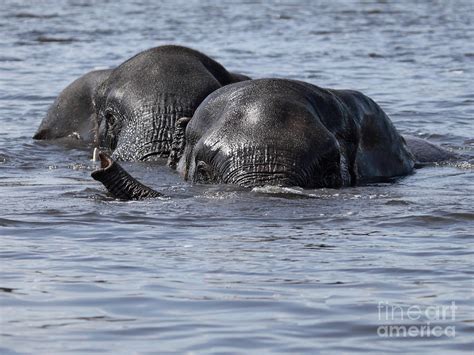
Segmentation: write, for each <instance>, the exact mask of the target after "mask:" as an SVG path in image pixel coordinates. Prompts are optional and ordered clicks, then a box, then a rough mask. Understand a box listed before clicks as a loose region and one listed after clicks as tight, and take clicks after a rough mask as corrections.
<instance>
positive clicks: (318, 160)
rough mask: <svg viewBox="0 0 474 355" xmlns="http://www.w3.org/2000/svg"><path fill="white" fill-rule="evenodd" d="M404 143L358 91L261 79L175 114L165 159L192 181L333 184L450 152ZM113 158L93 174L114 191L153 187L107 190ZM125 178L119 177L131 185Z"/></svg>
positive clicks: (384, 176)
mask: <svg viewBox="0 0 474 355" xmlns="http://www.w3.org/2000/svg"><path fill="white" fill-rule="evenodd" d="M188 122H189V123H188ZM407 142H408V146H407V144H406V141H405V139H404V138H403V137H402V136H401V135H400V134H399V133H398V132H397V130H396V129H395V127H394V126H393V125H392V123H391V121H390V119H389V118H388V117H387V115H386V114H385V113H384V112H383V111H382V109H381V108H380V107H379V106H378V105H377V104H376V103H375V102H374V101H373V100H371V99H370V98H368V97H367V96H365V95H363V94H361V93H360V92H357V91H349V90H328V89H322V88H319V87H317V86H314V85H311V84H308V83H304V82H299V81H293V80H283V79H260V80H252V81H246V82H242V83H237V84H233V85H229V86H226V87H224V88H222V89H219V90H217V91H215V92H214V93H212V94H211V95H209V96H208V97H207V98H206V100H204V102H203V103H202V104H201V105H200V106H199V108H198V109H197V110H196V112H195V114H194V116H193V118H192V119H191V120H189V119H181V120H179V121H178V122H177V123H176V131H175V137H174V142H173V150H172V155H171V156H170V161H169V163H170V166H176V163H177V161H178V160H179V163H178V164H177V170H178V171H179V173H180V174H181V175H182V176H183V177H184V178H185V179H186V180H191V181H193V182H201V183H227V184H236V185H240V186H245V187H253V186H262V185H280V186H301V187H306V188H319V187H329V188H338V187H343V186H351V185H356V184H365V183H370V182H378V181H391V180H392V179H393V178H396V177H399V176H404V175H407V174H410V173H411V172H412V171H413V169H414V167H415V164H416V163H417V159H418V160H419V161H420V162H423V163H426V162H428V161H431V162H435V161H441V160H448V159H451V158H454V157H455V156H454V155H453V154H451V153H449V152H446V151H444V150H443V149H441V148H439V147H437V146H435V145H433V144H431V143H428V142H427V141H424V140H421V139H418V138H414V137H409V138H408V139H407ZM173 152H174V153H175V154H173ZM180 157H181V158H180ZM111 164H112V161H108V162H107V161H106V160H104V161H103V162H102V166H101V169H99V172H100V178H99V179H97V178H96V177H94V178H96V179H97V180H99V181H101V182H102V183H104V185H106V187H107V188H108V189H109V191H111V192H112V194H113V195H114V196H116V197H120V196H122V197H123V196H132V197H131V198H140V197H141V196H151V195H152V194H153V193H156V192H155V191H153V193H151V192H150V191H149V190H148V188H146V187H144V186H143V185H141V186H140V189H138V190H137V189H136V188H135V187H133V189H130V191H128V192H127V191H126V192H125V193H120V192H119V191H117V189H115V192H113V191H112V190H111V189H110V188H109V187H108V186H107V184H106V181H107V180H114V179H115V180H116V178H115V176H116V175H118V174H117V173H115V172H114V171H113V170H112V169H110V166H111ZM96 175H97V174H96ZM126 179H128V177H127V178H126ZM130 179H131V180H129V181H126V182H123V181H122V182H121V184H122V185H125V186H128V185H130V186H135V184H136V183H135V181H136V180H134V179H133V178H131V177H130ZM104 181H105V182H104ZM109 185H110V184H109ZM113 185H114V186H116V185H117V182H114V183H113ZM122 197H120V198H122Z"/></svg>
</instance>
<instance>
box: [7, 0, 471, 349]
mask: <svg viewBox="0 0 474 355" xmlns="http://www.w3.org/2000/svg"><path fill="white" fill-rule="evenodd" d="M98 3H100V5H92V4H93V1H85V0H69V1H61V2H59V1H53V0H39V1H33V0H31V1H21V0H17V1H14V0H2V1H0V196H1V207H0V236H1V251H0V256H1V258H2V261H1V266H0V271H1V279H0V300H1V304H0V305H1V308H0V318H1V324H0V352H1V353H2V354H10V353H33V354H40V353H44V354H51V353H70V352H110V353H134V352H135V353H154V352H179V353H183V352H190V353H203V352H205V353H209V352H212V353H227V352H231V353H235V352H238V353H248V352H252V353H267V352H285V353H317V352H329V353H335V354H340V353H351V352H364V353H366V352H373V353H385V352H404V353H434V352H438V353H450V352H466V353H467V352H470V351H472V350H473V332H472V331H473V324H474V314H473V313H474V311H473V303H474V302H473V270H474V268H473V266H474V265H473V255H472V254H473V228H472V227H473V220H474V214H473V207H472V206H473V202H474V201H473V190H474V189H473V177H474V174H473V167H472V158H473V156H474V154H473V146H474V139H473V138H474V134H473V132H474V130H473V128H474V125H473V116H474V109H473V107H474V91H473V83H474V80H473V79H474V42H473V40H472V39H473V38H474V8H473V6H474V5H473V4H474V3H473V2H472V1H470V0H466V1H456V0H453V1H419V2H412V1H408V0H407V1H405V0H403V1H349V0H348V1H343V0H333V1H288V2H287V1H268V2H264V3H263V4H262V3H260V2H255V1H245V2H240V3H237V2H223V1H222V2H213V1H190V0H186V1H181V0H180V1H151V0H150V1H138V0H137V1H125V0H123V1H122V0H120V1H101V2H98ZM58 4H61V5H58ZM167 43H177V44H183V45H188V46H192V47H193V48H196V49H198V50H201V51H203V52H205V53H207V54H208V55H210V56H212V57H213V58H215V59H217V60H218V61H220V62H221V63H222V64H224V65H225V66H226V67H227V68H228V69H229V70H232V71H240V72H242V73H245V74H247V75H250V76H252V77H254V78H260V77H271V76H273V77H283V78H295V79H301V80H306V81H309V82H312V83H314V84H317V85H320V86H323V87H332V88H351V89H358V90H360V91H362V92H364V93H365V94H367V95H369V96H371V97H372V98H374V99H375V100H376V101H377V102H379V103H380V104H381V106H382V107H383V108H384V109H385V111H386V112H387V113H388V114H389V115H390V117H391V118H392V120H393V121H394V123H395V125H396V127H397V128H398V129H399V130H400V131H401V132H402V133H405V134H406V133H410V134H414V135H418V136H421V137H424V138H428V139H430V140H431V141H433V142H436V143H438V144H441V145H442V146H444V147H446V148H447V149H452V150H455V151H457V152H459V153H462V154H464V155H465V156H466V159H465V161H463V162H460V163H457V164H450V165H446V166H434V167H428V168H424V169H421V170H418V171H417V172H416V173H415V174H414V175H411V176H408V177H406V178H403V179H401V180H399V181H397V182H395V183H393V184H378V185H371V186H364V187H355V188H346V189H341V190H331V189H323V190H311V191H308V190H300V189H274V188H273V189H271V188H260V189H254V190H246V189H240V188H236V187H232V186H206V185H195V186H193V185H191V184H189V183H186V182H183V181H182V180H181V179H180V178H179V177H178V176H177V175H176V174H174V173H173V172H170V171H169V170H168V169H167V168H166V167H165V166H164V165H163V163H162V162H161V163H158V164H150V165H145V164H131V163H130V164H125V166H126V168H127V169H129V171H131V172H132V173H133V175H135V176H137V177H139V178H140V179H141V180H143V181H145V182H147V183H148V184H150V185H152V186H153V187H154V188H156V189H158V190H160V191H162V192H164V193H165V194H166V196H168V197H167V198H165V199H162V200H148V201H141V202H122V201H116V200H113V199H111V198H110V197H109V196H108V195H107V193H106V192H105V190H104V188H102V186H101V185H99V184H98V183H96V182H95V181H94V180H92V179H91V178H90V172H91V171H92V170H93V169H94V168H95V166H94V165H95V163H92V162H91V161H90V155H91V152H90V150H81V149H76V148H74V147H65V146H60V145H51V144H45V143H41V142H35V141H33V140H32V139H31V136H32V135H33V133H34V131H35V130H36V128H37V127H38V125H39V123H40V121H41V119H42V118H43V117H44V115H45V113H46V110H47V108H48V106H49V105H50V104H51V103H52V101H53V100H54V98H55V96H56V95H57V94H58V93H59V92H60V91H61V90H62V89H63V88H64V87H65V86H66V85H67V84H69V83H70V82H72V81H73V80H74V79H75V78H77V77H78V76H80V75H81V74H83V73H85V72H87V71H90V70H92V69H94V68H107V67H113V66H116V65H118V64H120V63H121V62H122V61H124V60H125V59H127V58H129V57H130V56H132V55H133V54H135V53H137V52H139V51H141V50H144V49H147V48H150V47H153V46H156V45H160V44H167ZM454 304H455V311H453V312H451V313H449V314H445V316H444V317H443V315H442V314H438V317H436V311H437V310H438V311H439V310H440V309H442V307H448V306H453V305H454ZM394 307H398V308H395V312H394V313H393V316H392V314H391V313H390V312H391V311H393V309H394ZM409 307H412V308H411V309H412V311H414V312H415V313H412V314H411V318H407V312H408V310H409ZM416 309H418V310H419V314H418V317H416V315H417V313H416V312H417V311H416ZM386 310H389V311H388V312H386ZM438 313H440V312H438ZM402 318H403V319H402ZM390 325H403V326H409V325H414V326H415V327H417V329H420V327H421V326H431V327H434V326H439V327H441V328H440V329H443V330H446V329H447V328H448V327H451V328H449V331H450V332H451V331H452V330H453V329H455V334H453V333H452V332H451V333H449V332H448V334H446V332H444V333H443V334H441V336H439V337H438V336H433V335H431V336H420V334H418V335H417V336H408V335H407V336H406V337H397V336H396V334H392V336H390V334H388V335H387V333H384V329H386V328H381V327H383V326H390ZM412 334H413V333H412ZM425 335H426V334H425ZM438 335H439V334H438Z"/></svg>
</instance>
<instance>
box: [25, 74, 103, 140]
mask: <svg viewBox="0 0 474 355" xmlns="http://www.w3.org/2000/svg"><path fill="white" fill-rule="evenodd" d="M111 72H112V70H111V69H109V70H95V71H91V72H89V73H87V74H85V75H83V76H81V77H80V78H79V79H77V80H75V81H74V82H72V83H71V84H70V85H68V86H67V87H66V88H65V89H64V90H63V91H62V92H61V93H60V94H59V96H58V97H57V98H56V100H55V101H54V103H53V104H52V105H51V106H50V108H49V110H48V113H47V114H46V117H45V118H44V119H43V121H42V122H41V124H40V126H39V128H38V130H37V131H36V133H35V135H34V136H33V138H34V139H38V140H66V141H77V143H79V144H82V143H83V144H90V143H93V141H94V136H95V131H96V128H95V124H96V118H95V108H94V105H93V102H92V97H93V94H94V92H95V90H96V89H97V87H98V86H99V85H100V84H101V83H102V82H104V81H105V80H106V79H107V78H108V76H109V75H110V73H111Z"/></svg>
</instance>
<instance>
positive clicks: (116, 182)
mask: <svg viewBox="0 0 474 355" xmlns="http://www.w3.org/2000/svg"><path fill="white" fill-rule="evenodd" d="M99 158H100V165H101V167H100V169H98V170H96V171H94V172H92V174H91V176H92V178H93V179H94V180H97V181H99V182H101V183H102V184H103V185H104V186H105V187H106V188H107V190H108V191H109V192H110V193H111V194H112V195H113V196H114V197H115V198H118V199H121V200H140V199H143V198H152V197H160V196H162V194H161V193H159V192H157V191H155V190H153V189H150V188H149V187H147V186H145V185H143V184H142V183H140V182H139V181H137V180H136V179H135V178H133V177H132V176H131V175H130V174H129V173H127V172H126V171H125V170H124V169H123V168H122V167H121V166H120V165H119V164H118V163H117V162H115V161H113V160H112V159H111V158H110V157H109V156H107V155H106V154H104V153H99Z"/></svg>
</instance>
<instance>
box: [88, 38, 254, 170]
mask: <svg viewBox="0 0 474 355" xmlns="http://www.w3.org/2000/svg"><path fill="white" fill-rule="evenodd" d="M248 79H249V78H248V77H246V76H245V75H240V74H233V73H229V72H228V71H227V70H226V69H225V68H224V67H223V66H222V65H220V64H219V63H217V62H216V61H214V60H212V59H211V58H209V57H207V56H206V55H204V54H202V53H200V52H198V51H195V50H193V49H190V48H186V47H180V46H172V45H168V46H161V47H156V48H152V49H149V50H146V51H144V52H141V53H139V54H137V55H136V56H134V57H132V58H131V59H129V60H127V61H126V62H124V63H123V64H121V65H119V66H118V67H117V68H116V69H114V70H113V72H112V73H111V74H110V76H109V77H108V79H107V80H106V81H104V82H103V83H102V85H101V86H100V87H99V88H98V90H97V92H96V94H95V96H94V101H95V104H96V110H97V118H98V124H97V127H98V129H99V131H98V144H99V146H100V147H102V148H106V149H108V150H109V151H113V154H112V156H113V158H114V159H116V160H122V161H124V160H125V161H137V160H141V161H149V160H156V159H157V158H159V157H167V156H168V154H169V152H170V148H171V141H172V136H173V131H174V126H175V122H176V120H177V119H179V118H181V117H191V116H192V115H193V114H194V111H195V110H196V108H197V107H198V106H199V104H200V103H201V102H202V101H203V100H204V99H205V98H206V97H207V95H209V94H210V93H211V92H213V91H215V90H217V89H219V88H221V87H222V86H224V85H228V84H231V83H235V82H239V81H242V80H248Z"/></svg>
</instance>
